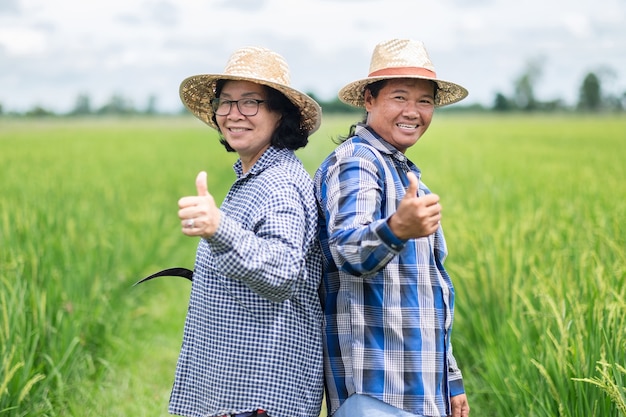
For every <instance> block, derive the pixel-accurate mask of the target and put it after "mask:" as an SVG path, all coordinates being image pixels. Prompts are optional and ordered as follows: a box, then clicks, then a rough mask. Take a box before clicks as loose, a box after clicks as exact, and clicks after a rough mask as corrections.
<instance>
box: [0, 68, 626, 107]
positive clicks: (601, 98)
mask: <svg viewBox="0 0 626 417" xmlns="http://www.w3.org/2000/svg"><path fill="white" fill-rule="evenodd" d="M541 75H542V64H541V62H539V61H531V62H529V63H528V64H527V66H526V68H525V70H524V71H522V73H521V75H520V76H518V77H517V78H516V79H515V80H514V82H513V92H512V93H511V94H510V95H508V96H507V95H506V94H504V93H502V92H497V93H496V94H495V97H494V99H493V103H492V104H491V105H490V106H485V105H482V104H470V105H462V104H458V105H456V106H453V107H451V108H449V109H446V111H473V112H488V111H493V112H501V113H506V112H539V111H540V112H573V111H578V112H588V113H602V112H604V113H607V112H623V111H624V110H625V109H626V91H623V92H621V93H614V92H607V91H605V88H604V85H605V84H607V83H608V82H610V80H611V79H612V78H615V73H614V72H613V71H612V70H610V69H606V68H605V69H601V70H599V71H591V72H588V73H587V74H586V75H585V77H584V78H583V80H582V82H581V85H580V87H579V89H578V99H577V102H576V103H575V105H573V106H572V105H568V104H566V103H565V102H564V101H563V100H562V99H560V98H555V99H552V100H547V101H545V100H544V101H542V100H539V99H538V98H537V96H536V94H535V91H536V85H537V83H538V82H539V81H540V78H541ZM307 94H309V95H310V96H311V97H312V98H314V99H315V100H316V101H317V102H318V103H320V106H321V107H322V110H323V112H324V113H325V114H337V113H360V112H362V110H360V109H355V108H354V107H351V106H348V105H347V104H345V103H342V102H341V101H340V100H339V99H338V98H335V99H333V100H329V101H324V100H320V99H319V98H318V97H316V95H315V94H314V93H311V92H308V93H307ZM157 102H158V99H157V96H155V95H152V96H150V97H148V100H147V103H146V105H145V106H144V107H143V108H137V107H136V106H135V105H134V104H133V103H132V101H131V100H129V99H127V98H125V97H124V96H122V95H120V94H115V95H113V96H112V97H111V98H110V99H109V101H108V102H107V103H105V104H104V105H103V106H101V107H97V108H96V107H94V106H93V105H92V103H91V99H90V97H89V95H88V94H80V95H78V97H77V98H76V101H75V104H74V107H73V109H72V110H71V111H69V112H67V113H62V114H59V113H55V112H53V111H52V110H49V109H46V108H44V107H42V106H39V105H37V106H34V107H33V108H32V109H30V110H28V111H25V112H23V113H18V112H4V111H3V106H2V103H0V116H2V115H8V116H26V117H49V116H69V117H80V116H111V115H115V116H133V115H145V116H157V115H163V114H172V113H171V112H169V113H162V112H159V110H158V106H157ZM178 113H180V114H188V112H187V110H186V109H185V108H184V107H182V105H181V109H180V111H179V112H178Z"/></svg>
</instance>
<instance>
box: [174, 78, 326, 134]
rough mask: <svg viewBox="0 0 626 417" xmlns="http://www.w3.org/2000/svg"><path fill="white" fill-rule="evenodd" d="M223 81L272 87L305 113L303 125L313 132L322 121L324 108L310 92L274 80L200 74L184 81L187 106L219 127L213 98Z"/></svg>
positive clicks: (207, 121)
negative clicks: (214, 115) (212, 105)
mask: <svg viewBox="0 0 626 417" xmlns="http://www.w3.org/2000/svg"><path fill="white" fill-rule="evenodd" d="M219 80H232V81H249V82H253V83H256V84H261V85H265V86H268V87H271V88H273V89H275V90H277V91H279V92H281V93H282V94H284V95H285V97H287V98H288V99H289V101H291V102H292V103H293V104H294V105H295V106H296V107H297V108H298V109H299V110H300V113H301V114H302V127H303V128H304V129H305V130H306V131H307V132H309V134H313V132H315V131H316V130H317V129H318V128H319V127H320V124H321V122H322V109H321V107H320V106H319V104H317V102H316V101H315V100H313V99H312V98H311V97H309V96H308V95H306V94H304V93H301V92H300V91H298V90H296V89H294V88H291V87H288V86H285V85H283V84H277V83H274V82H271V81H267V80H263V79H259V78H252V77H242V76H235V75H225V74H200V75H193V76H191V77H187V78H185V79H184V80H183V82H182V83H181V84H180V89H179V95H180V99H181V100H182V102H183V104H184V105H185V107H186V108H187V109H188V110H189V111H190V112H191V113H192V114H193V115H194V116H196V117H197V118H198V119H200V120H202V121H203V122H204V123H206V124H208V125H209V126H211V127H212V128H214V129H216V130H219V128H218V126H217V125H216V124H215V122H214V121H213V108H212V107H211V101H212V100H213V99H214V98H215V86H216V84H217V82H218V81H219Z"/></svg>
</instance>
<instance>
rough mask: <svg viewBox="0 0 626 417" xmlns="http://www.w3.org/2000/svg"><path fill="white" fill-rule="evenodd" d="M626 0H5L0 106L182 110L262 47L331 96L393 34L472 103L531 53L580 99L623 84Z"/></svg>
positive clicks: (556, 85) (516, 71) (570, 98)
mask: <svg viewBox="0 0 626 417" xmlns="http://www.w3.org/2000/svg"><path fill="white" fill-rule="evenodd" d="M625 22H626V0H593V1H591V0H524V1H511V0H435V1H428V2H426V1H421V0H106V1H96V0H0V105H2V108H3V110H4V111H5V112H7V111H20V112H21V111H26V110H29V109H32V108H33V107H34V106H41V107H43V108H45V109H49V110H52V111H55V112H68V111H71V110H72V109H73V108H74V106H75V104H76V102H77V98H78V97H79V96H80V95H87V96H88V97H89V98H90V101H91V105H92V108H98V107H100V106H102V105H104V104H106V103H108V102H109V101H110V99H111V97H113V96H114V95H118V96H122V97H124V98H126V99H127V100H130V101H131V103H132V104H133V105H134V106H135V108H137V109H145V108H146V107H147V103H148V101H149V98H150V97H151V96H152V97H155V98H156V106H157V109H158V110H159V111H168V112H169V111H176V112H177V111H180V110H181V108H182V104H181V102H180V98H179V96H178V87H179V85H180V82H181V81H182V80H183V79H184V78H186V77H188V76H191V75H196V74H206V73H220V72H222V71H223V69H224V66H225V64H226V62H227V60H228V58H229V56H230V54H231V53H232V52H233V51H235V50H236V49H238V48H241V47H245V46H263V47H267V48H269V49H272V50H274V51H276V52H278V53H279V54H281V55H282V56H283V57H285V59H286V60H287V62H288V64H289V67H290V72H291V84H292V86H293V87H295V88H297V89H299V90H301V91H304V92H309V93H313V94H315V96H316V97H318V98H320V99H321V100H332V99H334V98H335V97H336V94H337V91H338V90H339V89H340V88H341V87H343V86H344V85H345V84H347V83H349V82H351V81H354V80H357V79H361V78H364V77H366V76H367V72H368V69H369V63H370V58H371V54H372V51H373V49H374V47H375V45H376V44H377V43H379V42H381V41H384V40H388V39H393V38H405V39H415V40H421V41H423V42H424V43H425V45H426V48H427V50H428V52H429V55H430V58H431V60H432V62H433V64H434V66H435V69H436V71H437V75H438V76H439V77H440V78H442V79H444V80H448V81H452V82H455V83H458V84H461V85H463V86H464V87H466V88H467V89H468V90H469V93H470V94H469V96H468V98H467V99H466V100H465V101H464V102H463V103H464V104H473V103H477V104H483V105H487V106H490V105H492V104H493V101H494V98H495V95H496V94H497V93H502V94H504V95H506V96H512V95H513V90H514V83H515V80H517V79H518V78H519V77H520V76H521V75H522V74H524V73H525V72H526V70H527V69H528V67H529V65H531V63H538V64H539V68H540V69H541V72H540V76H539V78H538V79H537V81H536V83H535V94H536V96H537V98H539V99H541V100H552V99H556V98H561V99H563V100H564V101H565V102H566V103H568V104H574V103H575V102H576V100H577V98H578V91H579V89H580V86H581V84H582V81H583V79H584V77H585V75H586V74H588V73H589V72H590V71H593V72H595V73H596V74H598V75H600V77H601V81H602V88H603V90H604V92H606V93H612V94H614V95H621V94H622V93H624V92H625V91H626V23H625Z"/></svg>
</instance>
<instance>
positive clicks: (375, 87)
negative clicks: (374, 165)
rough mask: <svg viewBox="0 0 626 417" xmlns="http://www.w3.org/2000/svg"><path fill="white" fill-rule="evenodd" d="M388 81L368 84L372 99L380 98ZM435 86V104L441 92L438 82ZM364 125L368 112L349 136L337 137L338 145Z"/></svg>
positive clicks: (350, 131) (354, 125)
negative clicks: (360, 125) (359, 126)
mask: <svg viewBox="0 0 626 417" xmlns="http://www.w3.org/2000/svg"><path fill="white" fill-rule="evenodd" d="M387 81H389V80H388V79H384V80H378V81H374V82H373V83H371V84H367V85H366V86H365V87H364V90H370V94H371V95H372V97H374V98H376V97H378V93H380V90H382V89H383V87H384V86H385V85H386V84H387ZM431 82H432V84H433V88H434V90H435V91H434V95H435V102H436V101H437V92H438V91H439V86H438V85H437V83H436V82H434V81H431ZM359 123H362V124H365V123H367V111H366V112H365V115H364V116H363V119H362V120H361V121H360V122H357V123H354V124H353V125H352V126H350V130H349V131H348V135H347V136H343V135H339V136H338V137H337V139H336V140H335V142H336V143H341V142H345V141H346V140H348V139H350V138H351V137H352V136H354V134H355V130H356V126H357V124H359Z"/></svg>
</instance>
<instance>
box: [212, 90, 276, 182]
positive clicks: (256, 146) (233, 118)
mask: <svg viewBox="0 0 626 417" xmlns="http://www.w3.org/2000/svg"><path fill="white" fill-rule="evenodd" d="M219 98H220V99H223V100H231V101H237V100H241V99H256V100H266V99H267V92H266V89H265V87H264V86H262V85H260V84H256V83H252V82H249V81H227V82H226V83H225V84H224V87H223V88H222V91H221V93H220V97H219ZM280 118H281V116H280V114H279V113H277V112H275V111H272V110H269V109H268V107H267V105H266V103H259V111H258V113H257V114H255V115H254V116H244V115H243V114H241V112H240V111H239V108H238V107H237V105H236V104H235V103H232V105H231V106H230V111H229V112H228V114H227V115H225V116H215V119H216V121H217V125H218V127H219V129H220V132H221V133H222V135H223V136H224V139H225V140H226V142H228V145H230V147H231V148H233V149H234V150H235V151H236V152H237V153H238V154H239V158H240V159H241V162H242V164H243V170H244V172H246V171H248V170H249V169H250V168H251V167H252V166H253V165H254V163H255V162H256V161H257V160H258V159H259V158H260V157H261V155H263V152H265V150H266V149H267V148H269V147H270V142H271V138H272V134H273V133H274V130H276V128H277V126H278V124H279V123H280Z"/></svg>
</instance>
